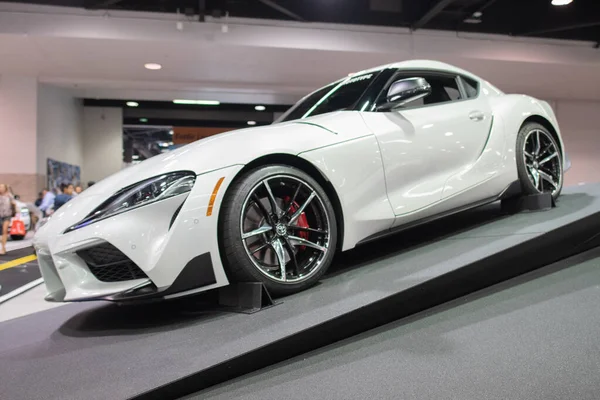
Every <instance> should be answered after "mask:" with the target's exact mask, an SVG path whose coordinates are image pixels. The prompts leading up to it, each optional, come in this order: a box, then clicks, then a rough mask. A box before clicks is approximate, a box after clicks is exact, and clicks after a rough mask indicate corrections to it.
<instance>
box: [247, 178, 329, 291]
mask: <svg viewBox="0 0 600 400" xmlns="http://www.w3.org/2000/svg"><path fill="white" fill-rule="evenodd" d="M330 224H331V219H330V216H329V215H328V213H327V210H326V208H325V206H324V205H323V201H322V199H321V197H320V196H319V194H318V193H317V191H316V190H315V189H314V188H313V187H311V185H309V184H308V183H307V182H305V181H303V180H301V179H299V178H297V177H295V176H292V175H276V176H272V177H268V178H266V179H264V180H262V181H261V182H259V183H258V184H256V185H255V186H254V187H253V188H252V190H250V192H249V194H248V196H247V197H246V200H245V201H244V204H243V206H242V213H241V218H240V231H241V238H242V242H243V244H244V248H245V250H246V253H247V254H248V256H249V257H250V260H251V261H252V263H253V264H254V266H255V267H256V268H257V269H258V270H259V271H260V272H261V273H262V274H264V275H266V276H267V277H268V278H270V279H272V280H274V281H277V282H279V283H286V284H290V283H297V282H300V281H303V280H306V279H308V278H309V277H310V276H312V275H313V274H314V273H316V272H317V271H318V270H319V267H320V266H321V264H322V263H323V260H324V259H325V256H326V254H327V252H328V251H329V243H330V239H331V237H330Z"/></svg>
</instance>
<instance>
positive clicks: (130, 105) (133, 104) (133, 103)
mask: <svg viewBox="0 0 600 400" xmlns="http://www.w3.org/2000/svg"><path fill="white" fill-rule="evenodd" d="M126 104H127V106H129V107H137V106H139V105H140V104H139V103H138V102H137V101H128V102H127V103H126Z"/></svg>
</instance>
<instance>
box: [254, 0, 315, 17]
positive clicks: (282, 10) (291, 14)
mask: <svg viewBox="0 0 600 400" xmlns="http://www.w3.org/2000/svg"><path fill="white" fill-rule="evenodd" d="M258 1H260V2H261V3H263V4H264V5H266V6H268V7H271V8H272V9H274V10H277V11H279V12H280V13H282V14H284V15H287V16H288V17H290V18H292V19H295V20H296V21H306V20H305V19H304V18H302V17H301V16H299V15H298V14H296V13H295V12H292V11H290V10H288V9H287V8H285V7H282V6H280V5H279V4H277V3H275V2H274V1H272V0H258Z"/></svg>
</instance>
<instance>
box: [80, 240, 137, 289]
mask: <svg viewBox="0 0 600 400" xmlns="http://www.w3.org/2000/svg"><path fill="white" fill-rule="evenodd" d="M77 255H78V256H79V257H81V258H82V259H83V260H84V261H85V263H86V264H87V266H88V268H89V269H90V272H91V273H92V274H93V275H94V276H95V277H96V279H98V280H99V281H102V282H123V281H131V280H134V279H145V278H148V276H147V275H146V274H145V273H144V271H142V270H141V269H140V267H138V266H137V265H136V264H135V263H134V262H133V261H131V260H130V259H129V257H127V256H126V255H125V254H123V253H122V252H121V251H120V250H119V249H117V248H116V247H115V246H113V245H112V244H110V243H102V244H99V245H97V246H94V247H90V248H87V249H85V250H80V251H78V252H77Z"/></svg>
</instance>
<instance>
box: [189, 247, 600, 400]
mask: <svg viewBox="0 0 600 400" xmlns="http://www.w3.org/2000/svg"><path fill="white" fill-rule="evenodd" d="M599 286H600V248H596V249H593V250H590V251H588V252H586V253H583V254H579V255H577V256H574V257H571V258H569V259H566V260H562V261H560V262H558V263H555V264H552V265H550V266H547V267H543V268H541V269H538V270H536V271H533V272H531V273H529V274H525V275H520V276H519V277H517V278H514V279H511V280H509V281H505V282H502V283H500V284H498V285H495V286H492V287H489V288H486V289H484V290H481V291H479V292H477V293H474V294H471V295H469V296H467V297H466V298H460V299H457V300H455V301H451V302H448V303H446V304H443V305H441V306H438V307H434V308H432V309H429V310H427V311H425V312H422V313H419V314H416V315H412V316H410V317H408V318H405V319H403V320H400V321H397V322H393V323H391V324H388V325H385V326H382V327H380V328H377V329H374V330H371V331H369V332H366V333H364V334H361V335H357V336H354V337H352V338H350V339H348V340H344V341H341V342H339V343H336V344H333V345H331V346H327V347H325V348H322V349H319V350H317V351H314V352H310V353H308V354H303V355H302V356H300V357H296V358H294V359H291V360H288V361H285V362H283V363H280V364H278V365H275V366H272V367H268V368H265V369H264V370H261V371H259V372H257V373H253V374H249V375H247V376H244V377H241V378H239V379H235V380H233V381H229V382H227V383H225V384H222V385H218V386H215V387H213V388H210V389H208V390H205V391H203V392H201V393H197V394H195V395H193V396H186V397H185V399H187V400H200V399H202V400H217V399H228V400H233V399H236V400H242V399H244V400H279V399H281V398H283V397H285V399H287V400H305V399H345V400H355V399H356V400H363V399H372V400H377V399H386V400H387V399H404V400H409V399H511V400H547V399H578V400H596V399H598V392H599V391H600V375H599V374H598V368H599V366H600V346H599V342H598V327H599V326H600V308H598V304H600V290H598V287H599ZM283 394H285V396H284V395H283Z"/></svg>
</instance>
